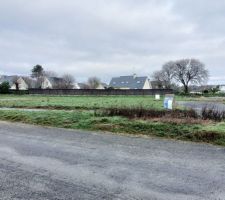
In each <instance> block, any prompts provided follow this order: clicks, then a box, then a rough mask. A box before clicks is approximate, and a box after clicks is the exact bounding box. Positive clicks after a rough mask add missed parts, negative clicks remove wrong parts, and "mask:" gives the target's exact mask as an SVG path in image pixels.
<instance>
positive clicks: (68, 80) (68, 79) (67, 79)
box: [62, 74, 75, 89]
mask: <svg viewBox="0 0 225 200" xmlns="http://www.w3.org/2000/svg"><path fill="white" fill-rule="evenodd" d="M62 79H63V85H64V88H65V89H73V87H74V83H75V78H74V77H73V76H72V75H70V74H64V75H63V76H62Z"/></svg>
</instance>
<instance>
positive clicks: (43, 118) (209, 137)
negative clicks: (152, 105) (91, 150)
mask: <svg viewBox="0 0 225 200" xmlns="http://www.w3.org/2000/svg"><path fill="white" fill-rule="evenodd" d="M0 120H7V121H13V122H24V123H29V124H36V125H42V126H53V127H61V128H71V129H83V130H94V131H99V130H101V131H110V132H114V133H127V134H134V135H139V134H141V135H147V136H157V137H164V138H173V139H178V140H188V141H195V142H207V143H212V144H218V145H224V146H225V123H224V122H222V123H218V124H209V125H201V124H174V123H165V122H164V123H163V122H154V121H144V120H135V119H133V120H131V119H127V118H123V117H104V116H95V114H94V112H93V111H71V112H69V111H40V112H35V111H34V112H28V111H0Z"/></svg>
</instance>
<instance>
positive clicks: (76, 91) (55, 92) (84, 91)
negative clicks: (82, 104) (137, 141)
mask: <svg viewBox="0 0 225 200" xmlns="http://www.w3.org/2000/svg"><path fill="white" fill-rule="evenodd" d="M173 93H174V91H173V90H171V89H150V90H139V89H138V90H136V89H135V90H133V89H132V90H119V89H106V90H97V89H29V90H28V94H33V95H75V96H84V95H87V96H89V95H90V96H91V95H93V96H111V95H112V96H113V95H115V96H116V95H125V96H126V95H134V96H147V95H155V94H160V95H165V94H173Z"/></svg>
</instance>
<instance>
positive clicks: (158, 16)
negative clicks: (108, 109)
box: [0, 0, 225, 83]
mask: <svg viewBox="0 0 225 200" xmlns="http://www.w3.org/2000/svg"><path fill="white" fill-rule="evenodd" d="M189 57H193V58H197V59H200V60H201V61H202V62H204V63H205V65H206V67H207V68H208V69H209V71H210V75H211V78H210V82H211V83H225V76H224V75H225V1H224V0H216V1H213V0H195V1H194V0H0V74H21V75H26V74H30V70H31V68H32V66H34V65H36V64H41V65H43V67H44V68H45V69H46V70H52V71H55V72H57V73H58V74H59V75H62V74H63V73H70V74H73V75H74V76H75V77H76V79H77V80H79V81H82V80H85V79H86V77H89V76H94V75H95V76H98V77H101V79H102V80H103V81H108V80H109V79H110V77H111V76H118V75H129V74H133V73H134V72H136V73H137V74H138V75H151V73H152V72H153V71H154V70H158V69H160V68H161V66H162V64H163V63H165V62H166V61H169V60H173V59H180V58H189Z"/></svg>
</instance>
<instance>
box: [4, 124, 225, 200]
mask: <svg viewBox="0 0 225 200" xmlns="http://www.w3.org/2000/svg"><path fill="white" fill-rule="evenodd" d="M0 199H1V200H10V199H16V200H21V199H24V200H32V199H35V200H36V199H38V200H45V199H49V200H59V199H68V200H70V199H71V200H72V199H76V200H80V199H81V200H82V199H85V200H86V199H87V200H88V199H98V200H99V199H128V200H132V199H150V200H154V199H159V200H176V199H177V200H178V199H179V200H182V199H185V200H195V199H196V200H197V199H198V200H201V199H204V200H206V199H212V200H219V199H221V200H224V199H225V148H220V147H216V146H210V145H205V144H194V143H185V142H177V141H168V140H161V139H150V138H134V137H126V136H116V135H111V134H102V133H90V132H80V131H70V130H64V129H55V128H42V127H37V126H30V125H23V124H12V123H6V122H0Z"/></svg>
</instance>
